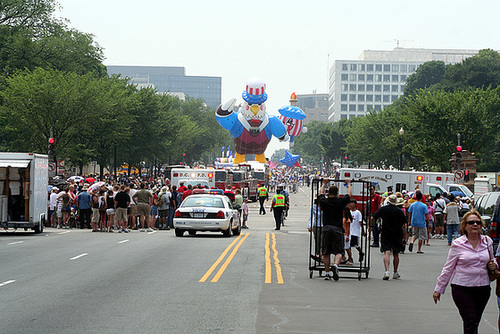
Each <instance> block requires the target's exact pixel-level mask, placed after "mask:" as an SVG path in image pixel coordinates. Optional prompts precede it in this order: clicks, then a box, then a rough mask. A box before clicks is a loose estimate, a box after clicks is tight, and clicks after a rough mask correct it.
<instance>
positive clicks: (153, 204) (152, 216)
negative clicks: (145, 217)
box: [149, 187, 160, 228]
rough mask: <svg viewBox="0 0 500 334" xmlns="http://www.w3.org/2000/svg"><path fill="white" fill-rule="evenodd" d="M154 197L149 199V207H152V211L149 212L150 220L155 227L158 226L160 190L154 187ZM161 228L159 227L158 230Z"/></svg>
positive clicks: (152, 190)
mask: <svg viewBox="0 0 500 334" xmlns="http://www.w3.org/2000/svg"><path fill="white" fill-rule="evenodd" d="M151 192H152V195H153V196H152V197H151V198H150V199H149V205H150V207H151V211H150V212H149V220H150V221H152V222H153V226H156V218H157V217H158V205H156V204H157V203H158V189H157V188H156V187H154V188H153V189H151ZM159 227H160V226H159V225H158V228H159Z"/></svg>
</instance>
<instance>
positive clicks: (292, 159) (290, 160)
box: [280, 151, 300, 168]
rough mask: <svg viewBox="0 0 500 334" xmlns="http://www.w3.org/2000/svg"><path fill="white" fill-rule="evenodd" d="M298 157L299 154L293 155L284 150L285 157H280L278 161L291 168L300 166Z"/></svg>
mask: <svg viewBox="0 0 500 334" xmlns="http://www.w3.org/2000/svg"><path fill="white" fill-rule="evenodd" d="M299 158H300V155H294V154H292V153H290V152H288V151H285V157H284V158H283V159H281V160H280V161H281V162H282V163H284V164H285V165H287V166H288V167H290V168H292V167H293V166H297V167H300V165H299Z"/></svg>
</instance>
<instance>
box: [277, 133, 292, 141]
mask: <svg viewBox="0 0 500 334" xmlns="http://www.w3.org/2000/svg"><path fill="white" fill-rule="evenodd" d="M278 139H279V140H280V141H287V140H289V139H290V136H289V135H288V133H285V135H284V136H281V137H279V138H278Z"/></svg>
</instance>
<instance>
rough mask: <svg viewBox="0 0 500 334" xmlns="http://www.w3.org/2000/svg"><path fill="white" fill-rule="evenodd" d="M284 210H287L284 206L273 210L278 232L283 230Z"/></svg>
mask: <svg viewBox="0 0 500 334" xmlns="http://www.w3.org/2000/svg"><path fill="white" fill-rule="evenodd" d="M284 209H285V207H283V206H276V207H274V208H273V212H274V220H275V221H276V229H277V230H280V229H281V215H282V214H283V210H284Z"/></svg>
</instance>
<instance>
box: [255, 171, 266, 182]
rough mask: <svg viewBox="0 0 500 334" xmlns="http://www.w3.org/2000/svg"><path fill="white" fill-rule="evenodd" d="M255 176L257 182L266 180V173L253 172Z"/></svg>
mask: <svg viewBox="0 0 500 334" xmlns="http://www.w3.org/2000/svg"><path fill="white" fill-rule="evenodd" d="M253 175H254V176H255V178H256V179H257V180H261V181H262V180H264V172H253Z"/></svg>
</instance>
